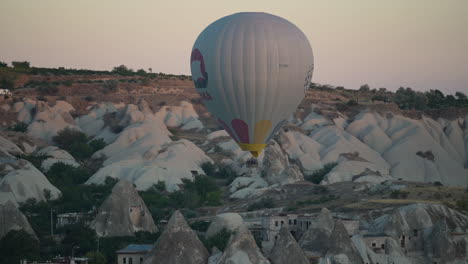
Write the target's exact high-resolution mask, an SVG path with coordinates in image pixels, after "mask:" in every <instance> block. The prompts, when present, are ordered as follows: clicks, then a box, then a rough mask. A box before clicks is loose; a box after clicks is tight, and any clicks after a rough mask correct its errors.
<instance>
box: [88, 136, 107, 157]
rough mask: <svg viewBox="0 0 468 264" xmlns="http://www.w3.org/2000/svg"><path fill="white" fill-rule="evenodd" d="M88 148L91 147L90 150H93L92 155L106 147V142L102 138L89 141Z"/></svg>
mask: <svg viewBox="0 0 468 264" xmlns="http://www.w3.org/2000/svg"><path fill="white" fill-rule="evenodd" d="M89 146H91V148H92V149H93V153H94V152H96V151H98V150H101V149H103V148H104V147H105V146H106V142H105V141H104V139H102V138H97V139H93V140H91V142H89Z"/></svg>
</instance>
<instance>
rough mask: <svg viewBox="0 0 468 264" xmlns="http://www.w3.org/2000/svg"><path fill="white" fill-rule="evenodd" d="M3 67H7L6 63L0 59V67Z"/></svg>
mask: <svg viewBox="0 0 468 264" xmlns="http://www.w3.org/2000/svg"><path fill="white" fill-rule="evenodd" d="M5 67H8V64H6V63H5V62H3V61H0V68H5Z"/></svg>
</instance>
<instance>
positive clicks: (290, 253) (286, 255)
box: [269, 227, 309, 264]
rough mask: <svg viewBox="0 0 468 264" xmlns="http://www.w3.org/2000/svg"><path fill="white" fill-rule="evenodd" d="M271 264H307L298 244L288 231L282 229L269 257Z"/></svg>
mask: <svg viewBox="0 0 468 264" xmlns="http://www.w3.org/2000/svg"><path fill="white" fill-rule="evenodd" d="M269 259H270V260H271V263H272V264H288V263H297V264H309V260H308V259H307V258H306V256H305V255H304V252H303V251H302V249H301V247H300V246H299V244H297V242H296V240H295V239H294V237H293V236H292V235H291V233H290V232H289V230H288V229H287V228H285V227H283V228H282V229H281V231H280V233H279V237H278V239H277V240H276V242H275V245H274V246H273V248H272V250H271V254H270V256H269Z"/></svg>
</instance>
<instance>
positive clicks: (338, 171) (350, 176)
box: [321, 160, 392, 184]
mask: <svg viewBox="0 0 468 264" xmlns="http://www.w3.org/2000/svg"><path fill="white" fill-rule="evenodd" d="M390 179H392V178H391V177H390V175H389V172H388V170H385V169H384V168H381V167H378V166H376V165H375V164H373V163H370V162H365V161H352V160H345V161H341V162H339V163H338V165H337V166H335V167H334V168H333V169H332V170H331V171H330V172H329V173H328V174H327V175H326V176H325V177H324V179H323V181H322V182H321V184H332V183H336V182H342V181H353V182H374V183H380V182H383V181H386V180H390Z"/></svg>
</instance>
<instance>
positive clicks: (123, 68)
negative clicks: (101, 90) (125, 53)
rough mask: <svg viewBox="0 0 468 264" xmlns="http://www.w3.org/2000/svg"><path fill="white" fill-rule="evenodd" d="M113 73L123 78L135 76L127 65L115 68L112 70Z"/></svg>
mask: <svg viewBox="0 0 468 264" xmlns="http://www.w3.org/2000/svg"><path fill="white" fill-rule="evenodd" d="M112 73H114V74H117V75H122V76H130V75H133V70H132V69H130V68H128V67H127V66H125V65H120V66H117V67H114V68H113V69H112Z"/></svg>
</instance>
